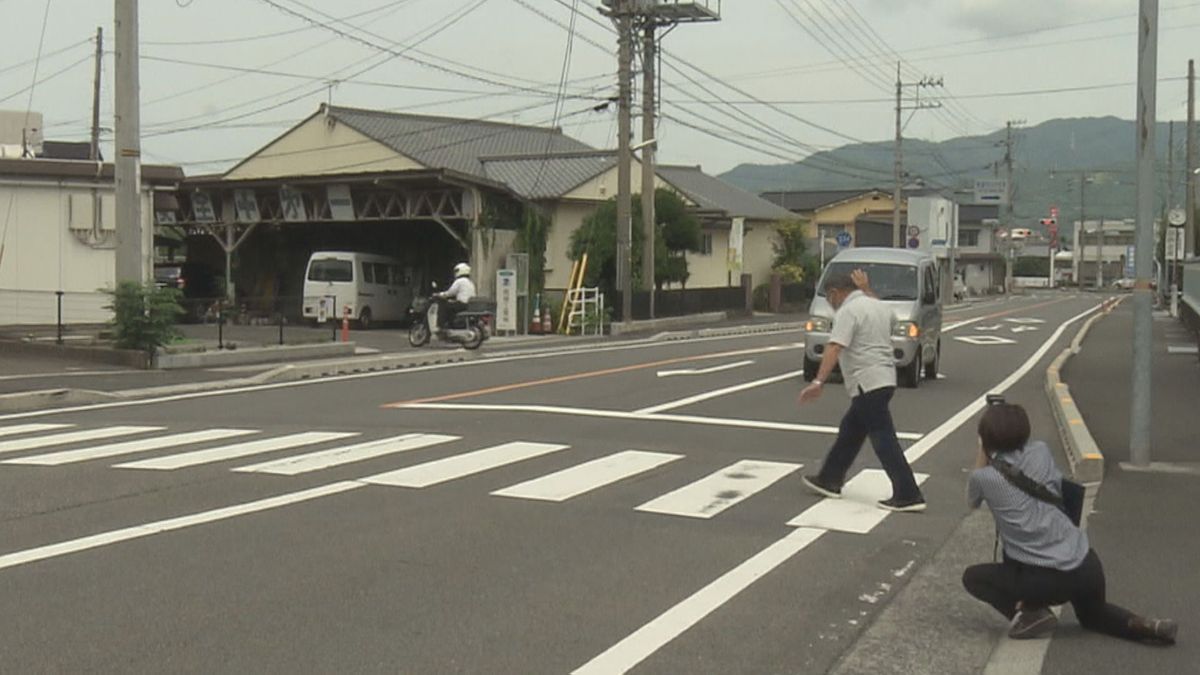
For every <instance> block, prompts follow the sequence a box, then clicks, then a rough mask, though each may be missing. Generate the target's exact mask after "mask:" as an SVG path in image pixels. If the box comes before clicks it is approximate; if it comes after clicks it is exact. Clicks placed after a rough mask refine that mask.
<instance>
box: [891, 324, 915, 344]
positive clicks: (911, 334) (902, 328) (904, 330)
mask: <svg viewBox="0 0 1200 675" xmlns="http://www.w3.org/2000/svg"><path fill="white" fill-rule="evenodd" d="M892 336H893V337H898V338H911V339H913V340H915V339H917V338H919V337H921V327H920V326H918V325H917V324H916V323H914V322H912V321H900V322H898V323H897V324H896V327H895V328H893V329H892Z"/></svg>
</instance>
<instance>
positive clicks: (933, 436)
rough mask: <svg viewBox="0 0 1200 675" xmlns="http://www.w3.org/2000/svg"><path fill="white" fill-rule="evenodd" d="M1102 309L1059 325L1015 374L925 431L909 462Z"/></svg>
mask: <svg viewBox="0 0 1200 675" xmlns="http://www.w3.org/2000/svg"><path fill="white" fill-rule="evenodd" d="M1099 309H1100V305H1096V306H1095V307H1092V308H1091V309H1089V310H1087V311H1085V312H1081V313H1079V314H1076V315H1075V316H1073V317H1071V318H1070V319H1067V320H1066V321H1065V322H1063V323H1062V324H1061V325H1060V326H1059V327H1058V330H1056V331H1054V333H1053V334H1052V335H1051V336H1050V337H1049V338H1047V339H1046V341H1045V342H1044V343H1042V346H1041V347H1040V348H1038V350H1037V351H1036V352H1034V353H1033V356H1031V357H1029V360H1027V361H1025V363H1023V364H1022V365H1021V367H1020V368H1017V369H1016V370H1015V371H1013V372H1012V374H1010V375H1009V376H1008V377H1006V378H1004V379H1003V380H1001V381H1000V383H999V384H997V385H996V386H995V387H992V388H991V390H989V391H987V392H985V393H984V394H983V395H981V396H980V397H979V398H977V399H975V400H974V401H971V402H970V403H968V404H967V406H966V407H965V408H963V409H962V410H959V411H958V412H957V413H955V414H954V416H953V417H951V418H950V419H948V420H946V421H945V422H942V423H941V424H940V425H938V427H937V428H936V429H934V430H933V431H930V432H929V433H927V434H925V436H924V437H923V438H921V440H919V441H917V442H916V443H913V444H912V445H911V446H910V447H909V448H908V450H905V451H904V456H905V458H907V459H908V463H909V464H912V463H913V462H915V461H917V460H918V459H920V458H921V457H923V456H924V455H925V453H927V452H929V451H930V450H932V449H933V448H934V446H936V445H937V444H938V443H941V442H942V439H944V438H946V437H947V436H949V435H950V434H951V433H953V432H954V430H956V429H958V428H959V427H961V426H962V425H963V424H965V423H966V421H967V420H969V419H971V418H972V417H974V416H975V413H977V412H979V411H980V410H983V407H984V406H985V405H987V395H988V394H1003V393H1004V392H1006V391H1008V390H1009V388H1010V387H1012V386H1013V385H1014V384H1016V383H1017V382H1019V381H1020V380H1021V378H1023V377H1025V375H1026V374H1028V373H1029V371H1030V370H1033V368H1034V366H1036V365H1037V364H1038V362H1040V361H1041V360H1042V357H1043V356H1045V355H1046V352H1048V351H1050V348H1051V347H1053V346H1054V343H1056V342H1058V338H1059V337H1061V336H1062V334H1063V332H1064V331H1066V330H1067V327H1068V326H1070V325H1071V324H1073V323H1075V322H1076V321H1079V320H1080V319H1082V318H1084V317H1085V316H1087V315H1089V314H1093V313H1095V312H1096V311H1097V310H1099Z"/></svg>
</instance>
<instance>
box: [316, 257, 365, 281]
mask: <svg viewBox="0 0 1200 675" xmlns="http://www.w3.org/2000/svg"><path fill="white" fill-rule="evenodd" d="M308 280H309V281H354V265H353V264H352V263H351V262H350V261H349V260H337V259H336V258H324V259H321V260H314V261H312V262H311V263H309V265H308Z"/></svg>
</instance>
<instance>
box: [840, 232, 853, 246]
mask: <svg viewBox="0 0 1200 675" xmlns="http://www.w3.org/2000/svg"><path fill="white" fill-rule="evenodd" d="M836 239H837V245H838V246H839V247H841V248H846V247H848V246H850V242H851V241H853V239H851V237H850V233H849V232H838V233H837V237H836Z"/></svg>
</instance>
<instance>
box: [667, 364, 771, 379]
mask: <svg viewBox="0 0 1200 675" xmlns="http://www.w3.org/2000/svg"><path fill="white" fill-rule="evenodd" d="M753 364H754V362H753V361H737V362H735V363H725V364H722V365H719V366H712V367H711V368H685V369H683V370H660V371H658V376H659V377H671V376H674V375H711V374H713V373H719V372H722V371H725V370H733V369H734V368H741V367H743V366H749V365H753Z"/></svg>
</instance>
